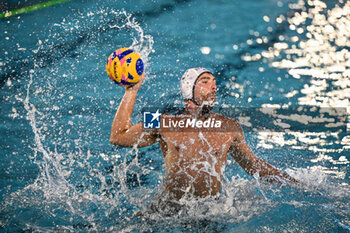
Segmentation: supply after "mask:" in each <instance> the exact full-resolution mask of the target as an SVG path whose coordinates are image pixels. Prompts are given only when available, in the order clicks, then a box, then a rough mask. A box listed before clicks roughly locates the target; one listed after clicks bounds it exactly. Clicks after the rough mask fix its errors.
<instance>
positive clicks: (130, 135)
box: [109, 75, 158, 147]
mask: <svg viewBox="0 0 350 233" xmlns="http://www.w3.org/2000/svg"><path fill="white" fill-rule="evenodd" d="M144 79H145V77H144V75H142V77H141V80H140V81H139V82H138V83H137V84H136V85H134V86H131V87H126V88H125V94H124V96H123V98H122V100H121V102H120V105H119V107H118V110H117V112H116V114H115V117H114V120H113V123H112V128H111V137H110V139H109V141H110V142H111V143H112V144H114V145H119V146H126V147H132V146H134V145H135V144H136V145H137V146H138V147H145V146H149V145H152V144H153V143H155V142H156V140H157V136H158V132H157V131H156V130H153V131H152V130H149V131H148V130H147V131H143V127H142V122H141V123H138V124H136V125H131V116H132V111H133V110H134V106H135V101H136V97H137V92H138V90H139V89H140V87H141V85H142V82H143V81H144Z"/></svg>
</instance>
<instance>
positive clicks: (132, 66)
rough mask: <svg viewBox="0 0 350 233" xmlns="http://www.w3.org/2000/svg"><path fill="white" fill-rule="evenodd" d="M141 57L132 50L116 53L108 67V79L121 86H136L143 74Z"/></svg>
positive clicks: (126, 49)
mask: <svg viewBox="0 0 350 233" xmlns="http://www.w3.org/2000/svg"><path fill="white" fill-rule="evenodd" d="M143 68H144V66H143V61H142V59H141V56H140V55H139V54H137V53H135V52H134V51H133V50H132V49H130V48H121V49H118V50H116V51H114V52H113V53H112V54H111V55H110V56H109V57H108V61H107V65H106V71H107V74H108V77H109V78H110V79H111V80H112V81H113V82H115V83H117V84H118V85H120V86H126V85H135V84H136V83H138V82H139V81H140V78H141V75H142V73H143Z"/></svg>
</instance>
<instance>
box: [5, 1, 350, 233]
mask: <svg viewBox="0 0 350 233" xmlns="http://www.w3.org/2000/svg"><path fill="white" fill-rule="evenodd" d="M33 3H36V2H35V1H33V2H30V1H24V3H22V4H24V5H25V4H33ZM13 4H14V3H12V5H11V6H12V7H13ZM20 6H23V5H21V3H19V4H18V7H20ZM349 13H350V4H349V2H346V1H342V0H339V1H335V0H334V1H319V0H310V1H302V0H300V1H276V0H261V1H256V0H247V1H226V0H220V1H209V0H205V1H199V0H193V1H190V0H187V1H186V0H174V1H171V0H154V1H117V2H116V1H110V0H107V1H103V2H102V1H80V0H77V1H70V2H67V3H64V4H60V5H55V6H52V7H49V8H44V9H41V10H38V11H34V12H31V13H28V14H22V15H18V16H12V17H9V18H6V19H1V20H0V25H1V26H0V31H1V36H0V42H1V44H0V45H1V46H0V88H1V91H0V95H1V96H0V98H1V110H0V111H1V114H0V118H1V126H0V130H1V141H0V143H1V144H0V146H1V157H0V187H1V188H0V197H1V199H0V230H1V231H3V232H16V231H29V232H32V231H34V232H50V231H67V232H70V231H78V232H85V231H96V232H184V231H190V232H192V231H193V232H349V231H350V206H349V200H350V187H349V182H350V177H349V172H350V167H349V166H350V162H349V161H350V154H349V149H350V136H349V129H347V127H346V122H350V121H349V119H348V114H347V113H346V109H347V111H349V107H350V103H349V98H350V81H349V80H350V79H349V77H350V63H349V61H350V51H349V48H350V42H349V41H350V31H349V25H350V18H349V15H350V14H349ZM121 47H132V48H134V49H135V50H136V51H138V52H139V53H140V54H141V55H142V57H143V60H144V62H145V65H146V67H145V70H146V81H145V83H144V84H143V86H142V87H141V89H140V91H139V94H138V99H137V101H136V106H135V109H134V112H133V123H137V122H140V121H141V120H142V119H141V114H140V113H141V109H142V108H144V107H149V106H151V107H169V106H181V103H182V99H181V95H180V91H179V78H180V77H181V75H182V74H183V72H184V71H185V70H186V69H187V68H190V67H198V66H203V67H207V68H209V69H211V70H212V71H213V72H214V73H215V76H216V77H217V83H218V98H217V100H218V105H217V109H216V110H217V111H222V110H223V109H226V110H227V109H239V108H241V109H242V108H243V109H245V112H246V113H247V112H249V111H252V112H253V110H254V111H256V110H257V109H261V112H260V114H262V116H263V117H262V118H261V119H260V120H262V121H260V123H261V122H265V123H266V124H272V125H274V126H280V128H282V129H284V130H273V131H264V130H260V129H257V128H259V127H257V126H258V125H256V120H257V119H254V117H253V115H249V114H246V115H245V116H240V117H238V120H239V122H240V123H241V125H242V127H243V129H244V130H245V136H246V140H247V143H248V144H249V145H250V147H251V148H252V150H253V151H254V153H255V154H256V155H257V156H258V157H260V158H262V159H264V160H266V161H267V162H269V163H270V164H272V165H274V166H276V167H278V168H279V169H281V170H284V171H286V172H288V173H289V174H290V175H292V176H293V177H295V178H297V179H299V180H300V181H301V182H302V183H304V184H305V185H306V187H307V189H306V190H303V189H297V188H292V187H288V186H282V187H279V186H275V185H271V184H265V183H260V182H258V180H256V179H254V177H250V176H249V175H247V174H245V173H244V171H243V169H241V168H240V167H239V166H238V165H237V164H236V163H235V162H234V161H233V160H232V159H230V158H229V161H228V163H227V166H226V171H225V178H224V185H223V188H222V192H221V193H220V195H219V196H218V197H216V198H209V199H206V200H192V201H191V200H190V201H189V203H188V204H187V205H186V208H187V209H186V214H179V215H175V216H171V217H169V216H162V215H160V214H157V213H153V214H148V215H147V216H145V217H144V218H143V219H139V218H137V217H134V214H135V213H137V212H138V211H140V210H141V211H145V210H147V209H148V208H149V205H150V203H152V201H153V200H154V199H155V196H156V195H157V194H158V193H159V191H160V189H161V187H162V182H163V179H164V167H163V157H162V154H161V152H160V148H159V145H158V144H155V145H152V146H150V147H146V148H140V149H135V148H134V149H130V148H122V147H115V146H112V145H111V144H110V143H109V135H110V127H111V122H112V119H113V116H114V114H115V111H116V109H117V107H118V105H119V102H120V100H121V98H122V96H123V93H124V90H123V88H121V87H119V86H117V85H115V84H113V83H112V82H110V80H109V79H108V77H107V75H106V72H105V62H106V59H107V57H108V56H109V54H110V53H111V52H112V51H114V50H115V49H117V48H121ZM271 107H274V108H282V107H283V108H286V109H293V108H298V107H302V109H304V108H305V109H309V110H310V111H309V112H308V113H303V114H301V113H300V114H299V115H298V114H297V113H295V112H293V114H296V115H293V114H291V113H290V112H289V113H290V114H281V113H280V114H279V115H278V116H276V114H275V115H274V114H272V113H271V112H266V111H265V112H264V109H265V110H266V109H267V110H269V109H270V110H271ZM312 107H315V109H317V110H316V112H315V111H314V112H312ZM344 109H345V113H344V112H341V110H344ZM322 111H326V113H324V114H323V115H322V114H318V112H321V113H322ZM287 112H288V111H287ZM310 112H311V113H310ZM309 114H311V115H309ZM310 116H311V117H310ZM332 116H336V117H337V119H338V120H333V121H332V119H333V118H332ZM249 117H250V118H249ZM317 117H319V118H317ZM315 122H316V123H317V125H316V127H315V126H312V127H311V125H312V124H313V123H315ZM260 123H259V124H260ZM295 123H300V124H301V125H302V126H303V127H302V129H303V130H300V128H298V129H296V127H293V125H294V124H295ZM348 128H349V127H348ZM254 129H257V130H254ZM288 129H289V130H288Z"/></svg>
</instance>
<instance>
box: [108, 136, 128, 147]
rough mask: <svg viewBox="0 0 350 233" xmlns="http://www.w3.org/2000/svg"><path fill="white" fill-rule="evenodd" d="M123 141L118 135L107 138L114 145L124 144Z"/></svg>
mask: <svg viewBox="0 0 350 233" xmlns="http://www.w3.org/2000/svg"><path fill="white" fill-rule="evenodd" d="M123 141H124V140H123V138H122V136H120V135H111V137H110V138H109V142H110V143H111V144H112V145H115V146H125V145H124V143H123Z"/></svg>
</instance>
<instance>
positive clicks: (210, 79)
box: [194, 73, 216, 105]
mask: <svg viewBox="0 0 350 233" xmlns="http://www.w3.org/2000/svg"><path fill="white" fill-rule="evenodd" d="M194 99H195V100H196V102H197V103H198V104H199V105H201V104H203V102H205V101H207V102H209V103H213V102H215V99H216V80H215V77H214V76H213V75H212V74H210V73H204V74H202V75H201V76H199V78H198V80H197V82H196V84H195V88H194Z"/></svg>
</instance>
